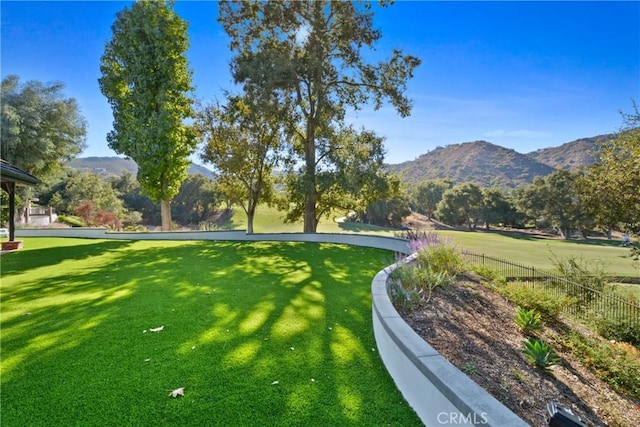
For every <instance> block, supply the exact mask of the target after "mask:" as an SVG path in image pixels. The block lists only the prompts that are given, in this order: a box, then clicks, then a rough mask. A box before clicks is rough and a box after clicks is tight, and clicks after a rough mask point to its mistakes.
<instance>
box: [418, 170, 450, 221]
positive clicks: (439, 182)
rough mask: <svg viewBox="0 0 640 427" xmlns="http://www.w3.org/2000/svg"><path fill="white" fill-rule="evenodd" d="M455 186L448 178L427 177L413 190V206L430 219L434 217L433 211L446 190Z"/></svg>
mask: <svg viewBox="0 0 640 427" xmlns="http://www.w3.org/2000/svg"><path fill="white" fill-rule="evenodd" d="M451 187H453V184H452V183H451V181H450V180H448V179H427V180H424V181H422V182H420V183H419V184H418V186H417V187H415V188H414V189H413V190H412V191H411V198H412V202H413V206H414V208H415V210H416V211H418V212H419V213H421V214H425V215H427V217H428V218H429V220H431V219H432V218H433V213H434V212H435V210H436V208H437V207H438V202H440V200H442V195H443V194H444V192H445V191H446V190H448V189H449V188H451Z"/></svg>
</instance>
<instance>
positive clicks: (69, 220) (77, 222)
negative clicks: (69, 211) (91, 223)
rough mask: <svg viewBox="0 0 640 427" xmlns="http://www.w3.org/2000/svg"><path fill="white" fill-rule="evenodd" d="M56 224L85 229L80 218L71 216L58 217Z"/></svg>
mask: <svg viewBox="0 0 640 427" xmlns="http://www.w3.org/2000/svg"><path fill="white" fill-rule="evenodd" d="M58 222H61V223H63V224H67V225H70V226H72V227H86V224H85V223H84V221H83V220H82V219H81V218H79V217H77V216H72V215H58Z"/></svg>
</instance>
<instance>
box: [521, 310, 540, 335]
mask: <svg viewBox="0 0 640 427" xmlns="http://www.w3.org/2000/svg"><path fill="white" fill-rule="evenodd" d="M514 320H515V322H516V324H517V325H518V327H519V328H520V329H522V331H523V332H524V333H525V334H528V335H532V334H533V333H535V331H538V330H540V329H542V327H543V326H544V324H543V323H542V320H541V318H540V313H538V312H537V311H536V310H535V309H533V308H532V309H531V310H525V309H524V308H520V307H518V312H517V313H516V317H515V319H514Z"/></svg>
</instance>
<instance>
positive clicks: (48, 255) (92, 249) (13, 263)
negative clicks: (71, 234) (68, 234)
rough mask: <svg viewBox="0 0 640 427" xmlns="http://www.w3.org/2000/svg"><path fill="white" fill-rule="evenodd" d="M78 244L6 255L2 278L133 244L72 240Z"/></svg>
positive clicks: (98, 254)
mask: <svg viewBox="0 0 640 427" xmlns="http://www.w3.org/2000/svg"><path fill="white" fill-rule="evenodd" d="M73 240H75V241H77V242H78V244H75V245H73V246H62V247H48V248H40V249H29V250H26V249H25V250H21V251H17V252H13V253H7V254H4V255H2V257H1V258H0V260H1V262H2V269H1V270H0V272H1V274H2V277H7V276H10V275H12V274H16V273H21V272H23V271H25V270H27V269H35V268H40V267H47V266H55V265H58V264H60V263H61V262H63V261H68V260H83V259H87V258H90V257H93V256H100V255H102V254H104V253H105V252H109V251H115V250H119V249H124V248H126V247H128V246H129V245H131V244H132V243H133V242H132V241H129V240H99V241H95V240H93V239H73Z"/></svg>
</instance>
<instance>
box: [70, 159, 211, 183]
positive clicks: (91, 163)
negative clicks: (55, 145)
mask: <svg viewBox="0 0 640 427" xmlns="http://www.w3.org/2000/svg"><path fill="white" fill-rule="evenodd" d="M67 165H68V166H69V167H71V168H73V169H83V170H90V171H93V172H97V173H99V174H102V175H104V176H121V175H122V174H123V173H124V172H130V173H131V174H133V176H135V175H136V174H137V173H138V165H137V164H136V162H134V161H133V160H131V159H125V158H122V157H78V158H77V159H74V160H72V161H70V162H69V163H68V164H67ZM198 173H200V174H202V175H204V176H206V177H207V178H211V179H213V178H214V175H213V172H211V171H210V170H209V169H207V168H205V167H204V166H200V165H197V164H195V163H191V166H189V175H195V174H198Z"/></svg>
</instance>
